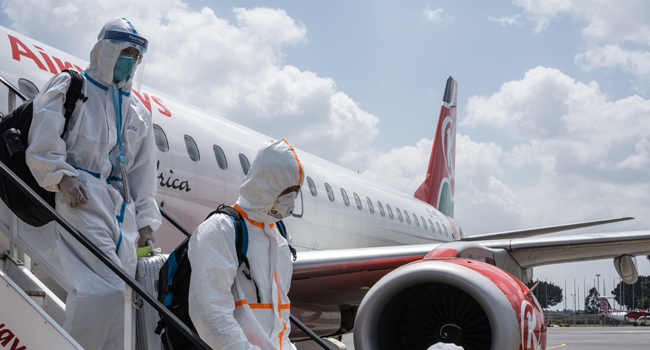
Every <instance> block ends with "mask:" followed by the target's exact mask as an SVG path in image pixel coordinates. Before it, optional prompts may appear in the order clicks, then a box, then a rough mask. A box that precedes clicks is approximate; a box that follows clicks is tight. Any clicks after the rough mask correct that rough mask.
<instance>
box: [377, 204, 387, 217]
mask: <svg viewBox="0 0 650 350" xmlns="http://www.w3.org/2000/svg"><path fill="white" fill-rule="evenodd" d="M377 206H378V207H379V213H380V214H381V217H384V216H386V213H385V212H384V206H383V205H381V202H380V201H377Z"/></svg>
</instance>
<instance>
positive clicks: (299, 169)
mask: <svg viewBox="0 0 650 350" xmlns="http://www.w3.org/2000/svg"><path fill="white" fill-rule="evenodd" d="M282 141H284V142H285V143H286V144H287V146H289V148H291V152H293V156H294V157H296V162H298V186H300V184H302V164H300V160H299V159H298V155H297V154H296V151H295V150H294V149H293V146H291V145H290V144H289V142H287V140H285V139H282Z"/></svg>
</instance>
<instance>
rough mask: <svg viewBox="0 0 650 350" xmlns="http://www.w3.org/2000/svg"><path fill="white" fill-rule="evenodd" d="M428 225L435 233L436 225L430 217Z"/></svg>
mask: <svg viewBox="0 0 650 350" xmlns="http://www.w3.org/2000/svg"><path fill="white" fill-rule="evenodd" d="M429 226H431V231H433V233H435V232H436V227H435V226H433V221H431V219H429Z"/></svg>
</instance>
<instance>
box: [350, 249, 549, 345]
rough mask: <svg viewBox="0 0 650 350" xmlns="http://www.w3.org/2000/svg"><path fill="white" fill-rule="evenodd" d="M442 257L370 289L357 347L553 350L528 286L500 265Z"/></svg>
mask: <svg viewBox="0 0 650 350" xmlns="http://www.w3.org/2000/svg"><path fill="white" fill-rule="evenodd" d="M434 252H436V250H434V251H432V252H431V253H429V255H427V257H425V258H424V259H423V260H419V261H416V262H413V263H410V264H407V265H405V266H402V267H400V268H398V269H396V270H394V271H392V272H391V273H389V274H388V275H386V276H385V277H384V278H382V279H381V280H380V281H379V282H377V283H376V284H375V285H374V286H373V287H372V288H371V289H370V291H369V292H368V294H367V295H366V297H365V298H364V299H363V302H362V303H361V306H360V307H359V312H358V314H357V318H356V321H355V331H354V347H355V349H357V350H426V349H428V348H429V347H430V346H431V345H433V344H436V343H438V342H442V343H454V344H456V345H459V346H462V347H463V348H464V349H465V350H483V349H485V350H487V349H495V350H528V349H534V350H540V349H545V348H546V324H545V322H544V315H543V312H542V309H541V307H540V305H539V303H538V302H537V299H535V297H534V295H533V294H532V293H531V292H530V291H529V289H528V288H527V287H526V286H525V285H524V284H523V283H521V281H519V280H518V279H516V278H515V277H514V276H512V275H511V274H509V273H508V272H506V271H504V270H502V269H500V268H498V267H496V266H494V265H492V264H489V263H485V262H481V261H478V260H473V259H467V258H460V257H450V258H449V257H443V258H441V257H440V254H432V253H434ZM456 253H457V252H456ZM431 256H436V258H434V259H431V258H430V257H431Z"/></svg>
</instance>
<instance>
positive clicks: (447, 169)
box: [0, 27, 650, 350]
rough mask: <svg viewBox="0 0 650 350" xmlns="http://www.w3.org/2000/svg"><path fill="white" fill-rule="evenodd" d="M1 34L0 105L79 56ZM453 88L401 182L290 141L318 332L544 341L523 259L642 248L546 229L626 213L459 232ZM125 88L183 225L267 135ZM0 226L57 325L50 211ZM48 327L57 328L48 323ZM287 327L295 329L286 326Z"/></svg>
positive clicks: (8, 216) (240, 173) (394, 338)
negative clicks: (145, 115)
mask: <svg viewBox="0 0 650 350" xmlns="http://www.w3.org/2000/svg"><path fill="white" fill-rule="evenodd" d="M0 47H2V48H3V49H2V50H0V82H2V83H3V84H0V89H2V88H6V89H5V90H3V91H1V93H5V92H4V91H6V93H7V94H8V96H9V98H8V99H4V98H2V99H0V111H2V112H8V111H11V110H13V109H14V108H15V107H16V106H17V104H19V102H20V101H18V100H19V99H18V98H17V97H16V96H18V97H20V96H22V97H24V98H33V96H35V94H36V93H37V92H38V86H42V85H43V84H44V83H45V82H46V81H47V80H48V79H50V78H51V77H52V76H53V75H54V74H57V73H59V72H60V71H61V70H63V69H66V68H74V69H77V70H81V69H82V68H83V67H86V66H87V62H86V61H84V60H82V59H80V58H78V57H74V56H72V55H69V54H67V53H65V52H62V51H60V50H58V49H56V48H54V47H51V46H48V45H45V44H43V43H40V42H38V41H36V40H33V39H31V38H29V37H27V36H24V35H21V34H19V33H16V32H14V31H12V30H9V29H6V28H3V27H0ZM457 93H458V83H457V82H456V81H455V80H454V79H453V78H451V77H449V78H448V79H447V83H446V88H445V93H444V96H443V101H442V107H441V110H440V114H439V118H438V123H437V129H436V130H435V137H434V145H433V148H432V153H431V158H430V160H429V165H428V168H427V174H426V178H425V180H424V182H423V184H422V185H421V186H420V187H419V188H418V189H417V191H415V193H414V195H409V194H406V193H403V192H401V191H398V190H396V189H393V188H391V187H388V186H386V185H383V184H381V183H378V182H376V181H373V180H371V179H368V178H366V177H364V176H362V175H359V174H357V173H356V172H353V171H350V170H348V169H345V168H343V167H341V166H338V165H336V164H333V163H330V162H328V161H325V160H323V159H321V158H319V157H316V156H313V155H311V154H309V153H308V152H305V151H303V150H300V149H295V151H296V153H297V155H298V157H299V159H300V161H301V163H302V165H303V168H304V171H305V175H306V180H307V181H306V184H305V186H303V189H302V190H301V191H300V193H299V195H298V198H297V200H296V210H295V212H294V213H293V216H292V217H290V218H287V219H286V220H285V222H286V226H287V229H288V231H289V233H290V234H291V235H292V237H293V245H294V247H296V248H297V249H298V250H299V251H298V259H297V260H296V261H295V262H294V263H293V266H294V271H293V278H292V286H291V292H290V294H289V296H290V298H291V301H292V303H291V313H292V315H294V316H295V317H296V318H298V319H300V320H301V321H302V322H304V323H305V324H306V325H307V326H308V327H310V328H311V329H312V330H313V331H314V332H316V333H317V334H318V335H319V336H322V337H324V336H336V335H340V334H345V333H349V332H351V331H354V346H355V348H356V349H357V350H364V349H366V350H367V349H373V350H374V349H427V348H428V347H429V346H431V345H432V344H435V343H438V342H444V343H455V344H457V345H460V346H463V347H464V349H490V348H491V349H521V350H528V349H536V350H539V349H545V348H546V324H545V319H544V315H543V311H542V308H541V306H540V304H539V303H538V302H537V300H536V299H535V297H534V295H533V294H532V293H531V292H530V290H529V289H528V288H527V287H526V286H525V285H524V283H526V282H528V281H530V280H531V279H532V277H533V268H534V267H537V266H544V265H549V264H560V263H568V262H577V261H587V260H594V259H607V258H608V259H613V260H614V264H615V266H616V267H617V271H618V272H619V275H620V276H621V278H622V279H623V280H625V281H631V280H632V279H635V278H636V276H635V275H636V274H637V272H636V267H634V261H633V259H632V258H633V256H636V255H646V254H649V253H650V231H637V232H613V233H599V234H564V235H561V236H558V235H553V236H548V235H547V234H549V233H556V232H562V231H566V230H571V229H577V228H584V227H590V226H595V225H602V224H607V223H613V222H618V221H622V220H628V219H632V218H615V219H608V220H597V221H588V222H580V223H573V224H566V225H556V226H547V227H540V228H532V229H525V230H516V231H507V232H498V233H491V234H482V235H471V236H470V235H467V234H466V233H465V232H464V231H463V229H462V228H461V226H460V225H459V224H458V223H457V222H456V221H455V220H454V219H453V217H454V198H455V197H454V195H455V151H456V125H457V120H456V114H457V112H456V111H457V108H456V107H457V101H458V97H457ZM133 94H134V95H135V96H136V97H137V98H138V99H139V100H140V101H141V102H142V103H143V105H144V106H145V107H146V108H147V110H148V111H149V112H150V113H151V114H152V118H153V123H154V131H155V139H156V145H157V148H158V153H157V158H158V159H157V160H158V162H157V168H158V174H159V175H158V178H157V181H158V193H157V195H156V200H157V202H158V204H159V206H160V208H162V209H164V210H165V211H166V212H167V213H169V214H170V215H171V216H172V217H173V218H175V219H176V220H177V221H178V222H180V223H181V224H182V225H183V226H185V227H187V228H188V229H189V230H190V231H191V230H193V229H194V228H195V227H197V226H198V225H199V224H200V223H201V222H202V221H203V219H204V218H205V217H206V215H207V214H208V213H210V212H211V211H212V210H214V209H215V208H216V207H217V206H218V205H219V204H221V203H226V204H230V203H234V202H235V200H236V199H237V197H238V188H239V186H240V184H241V183H242V181H243V179H244V176H245V174H246V173H247V171H248V168H249V166H250V160H251V159H252V158H253V157H254V156H255V154H256V150H257V148H258V147H259V145H260V144H262V143H263V142H265V141H267V140H269V139H272V138H271V137H269V136H266V135H264V134H262V133H260V132H257V131H254V130H251V129H249V128H247V127H244V126H242V125H239V124H237V123H236V122H234V121H231V120H228V119H225V118H223V117H220V116H219V115H216V114H214V113H211V112H209V111H205V110H202V109H199V108H196V107H194V106H191V105H188V104H186V103H184V102H183V101H180V100H178V99H176V98H174V97H173V96H170V95H167V94H165V93H162V92H160V91H158V90H155V89H153V88H151V87H148V86H145V85H143V86H142V88H141V90H140V91H133ZM289 141H290V140H289ZM423 161H424V160H423ZM0 231H2V232H3V233H4V235H5V236H6V237H4V236H3V235H0V245H1V246H2V248H3V250H4V251H6V253H5V254H4V256H5V257H6V259H4V260H2V261H4V264H5V265H6V266H8V267H6V268H5V270H3V271H10V272H9V273H4V272H0V275H1V276H2V277H3V278H4V279H5V280H6V281H7V286H10V285H11V286H14V284H15V285H16V286H17V287H15V288H14V289H15V290H16V293H18V294H20V293H21V291H18V287H20V288H22V289H25V288H28V287H25V286H21V285H18V283H19V282H21V283H24V284H25V285H29V288H31V289H30V291H32V294H30V296H31V298H32V299H35V298H43V300H44V301H43V302H42V303H41V305H40V306H39V308H40V309H42V310H45V311H46V313H47V314H43V312H40V311H39V312H40V313H41V315H42V317H43V318H44V319H46V322H45V324H48V322H47V320H50V321H49V325H50V326H51V327H54V328H56V327H58V326H57V324H62V322H63V320H64V319H65V316H64V314H63V316H62V311H61V310H62V309H63V308H64V307H65V305H64V303H63V302H62V300H65V295H66V290H67V288H69V287H68V286H67V284H66V282H65V279H64V278H63V276H62V272H61V271H62V270H61V263H60V261H59V258H58V252H57V251H56V249H53V248H52V247H55V246H56V245H55V243H54V224H53V223H51V224H48V225H45V226H42V227H39V228H36V227H32V226H29V225H27V224H25V223H24V222H22V221H20V220H18V219H17V217H16V216H15V215H12V213H11V212H10V211H9V210H8V209H7V207H6V206H4V204H0ZM156 237H157V238H156V241H157V242H156V243H157V245H158V247H159V248H161V250H162V253H169V252H170V251H171V250H172V249H174V248H175V247H176V245H177V244H178V243H179V242H181V241H182V240H183V239H184V238H185V236H184V235H183V234H182V233H180V232H179V231H178V230H177V229H176V228H175V227H174V226H173V225H171V224H170V223H169V222H168V221H165V222H164V224H163V226H162V227H161V229H160V230H159V231H158V232H156ZM19 260H20V261H19ZM21 264H22V265H21ZM630 266H632V267H630ZM620 267H623V268H620ZM12 269H13V270H12ZM11 271H14V272H11ZM11 273H13V275H12V274H11ZM12 280H13V282H12ZM25 281H26V282H25ZM8 290H9V289H3V290H0V303H2V301H3V300H9V299H8V298H9V296H10V295H9V294H10V292H9V291H8ZM34 290H37V291H38V292H34ZM39 293H41V294H39ZM3 294H4V296H3ZM21 295H22V294H21ZM25 295H26V294H25ZM5 296H6V297H5ZM38 300H40V299H38ZM130 302H131V300H128V301H126V304H127V305H129V303H130ZM34 305H36V304H34ZM0 306H1V307H18V304H15V305H14V304H0ZM145 307H148V305H147V306H145ZM34 308H36V307H34ZM40 309H38V310H40ZM127 309H129V310H130V308H127ZM42 310H41V311H42ZM20 314H21V313H20V312H16V313H15V314H14V313H7V314H6V315H8V316H4V315H3V316H2V318H1V319H0V322H2V325H3V326H5V325H6V326H7V327H14V328H12V331H13V332H14V333H16V334H18V330H20V331H21V332H25V333H23V334H22V337H21V338H20V339H21V341H25V342H26V341H28V340H27V339H29V341H33V342H36V341H38V338H39V337H30V336H29V334H30V333H29V332H30V330H31V328H29V327H27V326H25V327H26V328H22V329H19V328H16V327H18V326H12V324H16V323H15V322H19V321H20V317H18V316H17V315H20ZM47 317H50V318H49V319H48V318H47ZM62 317H63V318H62ZM128 320H129V319H128V318H127V321H128ZM30 324H31V325H33V324H37V323H36V322H31V323H30ZM125 328H126V329H127V330H128V329H129V327H128V324H127V326H126V327H125ZM0 329H1V327H0ZM32 331H33V330H32ZM0 332H2V331H1V330H0ZM57 332H59V333H61V332H63V333H65V332H64V331H63V330H62V329H60V327H59V328H57ZM63 333H61V335H60V336H61V337H64V338H65V337H66V334H63ZM12 334H13V333H12ZM139 336H144V335H142V334H140V335H139ZM291 338H292V339H293V340H297V341H299V340H303V339H307V337H306V335H305V334H304V333H302V332H300V331H299V330H296V329H293V328H292V330H291ZM16 339H18V336H17V338H16ZM52 339H54V338H50V340H49V341H50V344H49V345H50V348H53V347H51V346H52V345H51V344H52V343H51V342H52V341H53V340H52ZM66 339H68V338H66ZM67 341H68V342H70V340H69V339H68V340H67ZM33 344H36V343H33ZM14 345H16V344H14ZM45 345H48V344H45ZM45 345H44V346H45ZM298 345H300V343H298ZM36 347H37V345H30V347H28V348H29V349H31V348H36Z"/></svg>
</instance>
